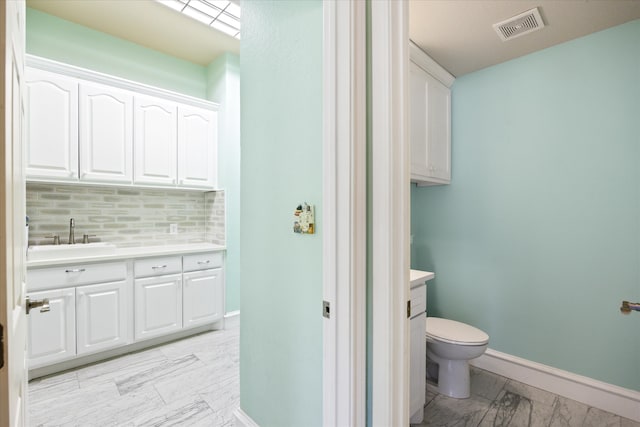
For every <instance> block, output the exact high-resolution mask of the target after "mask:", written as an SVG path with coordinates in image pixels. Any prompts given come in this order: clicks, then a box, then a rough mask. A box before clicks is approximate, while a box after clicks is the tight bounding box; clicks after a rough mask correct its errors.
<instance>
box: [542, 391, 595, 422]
mask: <svg viewBox="0 0 640 427" xmlns="http://www.w3.org/2000/svg"><path fill="white" fill-rule="evenodd" d="M588 409H589V407H588V406H587V405H585V404H584V403H580V402H576V401H575V400H571V399H567V398H566V397H562V396H558V398H557V399H556V403H555V404H554V408H553V417H551V422H550V423H549V427H582V425H583V423H584V421H585V418H586V416H587V411H588Z"/></svg>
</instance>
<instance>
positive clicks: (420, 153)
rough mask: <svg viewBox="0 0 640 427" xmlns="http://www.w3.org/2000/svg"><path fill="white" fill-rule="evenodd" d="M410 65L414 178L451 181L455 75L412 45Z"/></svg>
mask: <svg viewBox="0 0 640 427" xmlns="http://www.w3.org/2000/svg"><path fill="white" fill-rule="evenodd" d="M410 53H411V63H410V68H409V76H410V81H409V88H410V89H409V90H410V100H411V105H410V112H411V115H410V141H411V181H412V182H416V183H418V185H436V184H448V183H449V182H450V181H451V90H450V89H449V87H450V86H451V84H453V80H454V79H453V76H451V75H450V74H449V73H447V72H446V71H445V70H444V69H443V68H442V67H440V66H439V65H438V64H437V63H435V62H434V61H433V60H432V59H431V58H429V57H428V56H427V55H426V54H425V53H424V52H422V51H421V50H420V49H419V48H418V47H417V46H415V45H414V44H411V49H410Z"/></svg>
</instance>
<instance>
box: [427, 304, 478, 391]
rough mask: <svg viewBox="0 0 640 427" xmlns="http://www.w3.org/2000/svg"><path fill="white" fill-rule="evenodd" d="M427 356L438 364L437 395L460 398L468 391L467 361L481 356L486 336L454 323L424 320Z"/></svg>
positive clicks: (436, 318)
mask: <svg viewBox="0 0 640 427" xmlns="http://www.w3.org/2000/svg"><path fill="white" fill-rule="evenodd" d="M426 338H427V357H428V358H429V359H431V360H432V361H434V362H436V363H437V364H438V392H440V393H441V394H444V395H446V396H449V397H455V398H457V399H464V398H467V397H469V395H470V392H471V377H470V373H469V360H471V359H475V358H476V357H479V356H481V355H482V354H483V353H484V351H485V350H486V349H487V345H488V344H489V335H487V334H486V333H484V332H483V331H481V330H480V329H478V328H474V327H473V326H470V325H467V324H466V323H462V322H456V321H455V320H448V319H441V318H439V317H427V320H426Z"/></svg>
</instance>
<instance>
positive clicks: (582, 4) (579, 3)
mask: <svg viewBox="0 0 640 427" xmlns="http://www.w3.org/2000/svg"><path fill="white" fill-rule="evenodd" d="M534 7H540V14H541V15H542V19H543V20H544V23H545V27H544V28H542V29H541V30H539V31H535V32H532V33H530V34H527V35H523V36H521V37H518V38H515V39H512V40H509V41H506V42H503V41H501V40H500V39H499V37H498V35H497V34H496V32H495V31H494V29H493V27H492V25H493V24H495V23H497V22H501V21H504V20H506V19H508V18H511V17H512V16H515V15H518V14H519V13H521V12H524V11H527V10H529V9H533V8H534ZM410 11H411V12H410V18H409V23H410V24H409V28H410V30H409V33H410V37H411V39H412V40H413V41H414V43H416V44H417V45H418V46H420V47H421V48H422V50H424V51H425V52H427V53H428V54H429V56H431V57H432V58H433V59H434V60H435V61H436V62H437V63H439V64H440V65H442V66H443V67H444V68H445V69H446V70H448V71H449V72H450V73H451V74H453V75H454V76H456V77H459V76H461V75H463V74H467V73H470V72H472V71H476V70H480V69H482V68H485V67H489V66H491V65H495V64H499V63H501V62H504V61H508V60H509V59H513V58H517V57H519V56H523V55H526V54H528V53H531V52H535V51H537V50H541V49H544V48H547V47H549V46H553V45H556V44H559V43H562V42H565V41H568V40H571V39H575V38H578V37H581V36H584V35H587V34H590V33H594V32H596V31H600V30H603V29H605V28H609V27H613V26H615V25H619V24H622V23H625V22H628V21H632V20H634V19H638V18H640V0H539V1H529V0H411V1H410ZM638 42H639V43H640V40H639V41H638Z"/></svg>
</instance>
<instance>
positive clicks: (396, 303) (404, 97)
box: [370, 0, 410, 426]
mask: <svg viewBox="0 0 640 427" xmlns="http://www.w3.org/2000/svg"><path fill="white" fill-rule="evenodd" d="M408 11H409V4H408V2H406V1H396V0H386V1H372V2H371V79H372V81H371V103H372V139H371V144H372V146H371V157H372V160H371V162H372V163H371V181H372V184H371V185H372V191H371V194H372V201H371V203H372V208H371V210H372V212H371V220H372V231H371V234H372V235H371V238H372V242H371V243H372V248H373V251H372V267H371V270H370V271H372V277H371V281H372V288H373V291H372V292H373V313H372V316H371V317H372V319H373V334H372V335H373V337H372V340H373V342H372V348H373V351H372V356H371V357H372V370H373V374H372V395H373V397H372V402H371V406H372V420H371V421H372V425H373V426H406V425H409V372H408V371H409V319H408V318H407V301H408V300H409V259H410V252H409V250H410V249H409V224H410V217H409V209H410V204H409V197H410V196H409V182H410V178H409V138H408V137H409V133H408V116H409V114H408V109H409V105H408V101H409V97H408V79H409V74H408V70H409V55H408V52H409V33H408V28H409V22H408V15H409V14H408Z"/></svg>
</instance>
